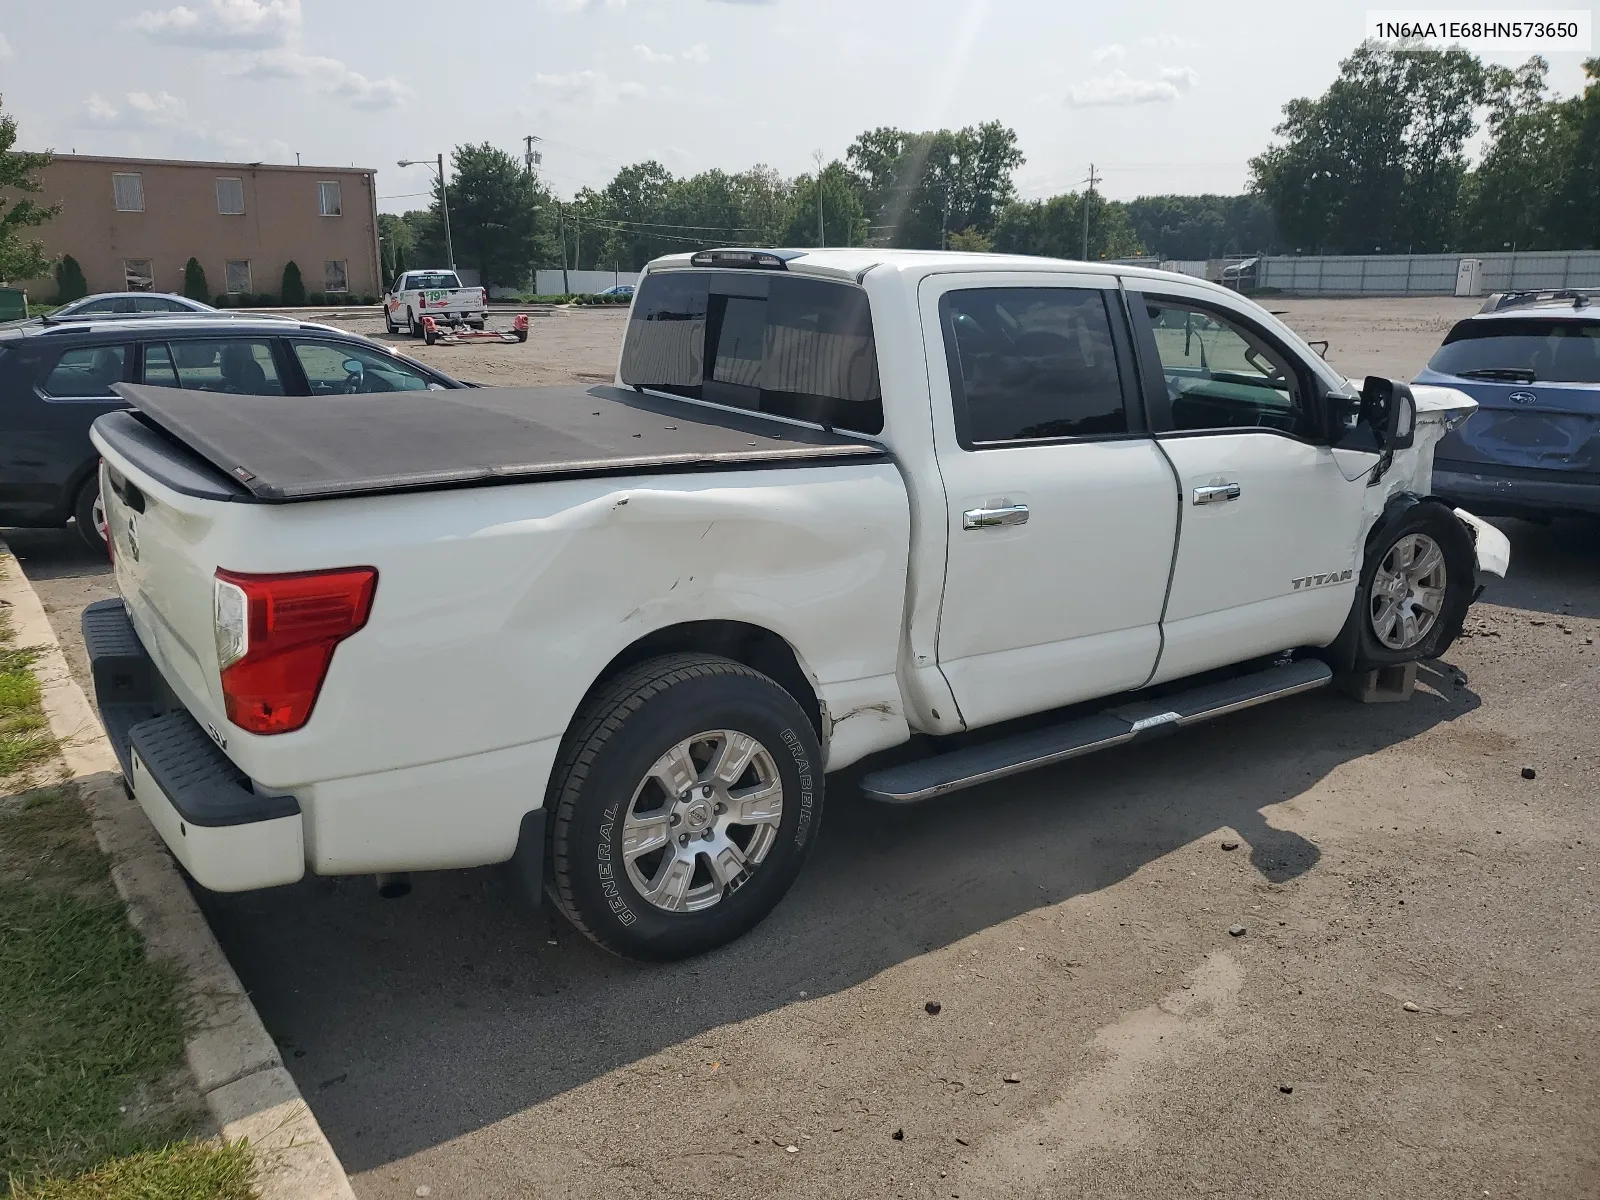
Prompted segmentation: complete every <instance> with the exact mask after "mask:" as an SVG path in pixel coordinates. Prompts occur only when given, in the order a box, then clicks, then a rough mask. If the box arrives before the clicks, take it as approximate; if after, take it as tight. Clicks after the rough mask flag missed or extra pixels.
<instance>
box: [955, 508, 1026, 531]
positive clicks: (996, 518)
mask: <svg viewBox="0 0 1600 1200" xmlns="http://www.w3.org/2000/svg"><path fill="white" fill-rule="evenodd" d="M1027 523H1028V506H1027V505H1026V504H1008V505H1006V506H1005V507H1004V508H969V509H967V511H966V512H964V513H962V514H961V528H963V529H989V528H991V527H993V526H995V525H1026V524H1027Z"/></svg>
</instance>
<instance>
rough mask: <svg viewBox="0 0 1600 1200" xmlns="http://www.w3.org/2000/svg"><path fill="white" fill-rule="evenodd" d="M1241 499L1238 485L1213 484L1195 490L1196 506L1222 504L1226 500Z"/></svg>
mask: <svg viewBox="0 0 1600 1200" xmlns="http://www.w3.org/2000/svg"><path fill="white" fill-rule="evenodd" d="M1238 498H1239V485H1238V484H1237V483H1212V484H1207V485H1206V486H1205V487H1197V488H1195V490H1194V502H1195V503H1196V504H1221V503H1222V502H1223V501H1225V500H1237V499H1238Z"/></svg>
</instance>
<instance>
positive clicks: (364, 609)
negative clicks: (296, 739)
mask: <svg viewBox="0 0 1600 1200" xmlns="http://www.w3.org/2000/svg"><path fill="white" fill-rule="evenodd" d="M377 586H378V572H377V570H376V569H375V568H373V567H347V568H344V569H342V570H338V571H306V572H302V573H298V574H294V575H240V574H237V573H235V572H233V571H218V572H217V578H216V584H215V589H216V597H215V601H214V606H213V612H214V615H215V622H216V636H217V663H218V665H219V666H220V667H221V669H222V698H223V703H224V706H225V707H226V710H227V713H228V720H230V721H232V722H233V723H234V724H235V725H237V726H238V727H239V728H240V729H246V730H249V731H250V732H251V733H289V732H291V731H292V730H296V729H299V728H300V727H301V726H302V725H304V724H305V723H306V722H307V721H308V720H309V719H310V718H311V710H312V708H313V707H314V706H315V705H316V702H317V693H318V692H320V691H321V690H322V681H323V680H324V679H325V678H327V675H328V664H329V663H330V662H332V661H333V651H334V648H335V647H336V646H338V644H339V643H340V642H342V641H344V639H345V638H347V637H349V636H350V635H351V634H353V633H355V632H357V631H358V630H360V629H361V627H362V626H363V625H365V624H366V623H367V615H368V614H369V613H370V612H371V611H372V594H373V592H374V591H375V590H376V589H377Z"/></svg>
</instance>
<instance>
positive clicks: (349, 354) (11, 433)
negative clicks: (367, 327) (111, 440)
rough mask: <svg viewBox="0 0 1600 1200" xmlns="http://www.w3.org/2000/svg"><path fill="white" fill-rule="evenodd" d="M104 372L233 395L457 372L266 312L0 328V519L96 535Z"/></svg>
mask: <svg viewBox="0 0 1600 1200" xmlns="http://www.w3.org/2000/svg"><path fill="white" fill-rule="evenodd" d="M116 383H150V384H156V385H158V386H162V387H178V388H193V389H198V390H201V391H212V392H229V393H234V394H242V395H258V396H259V395H266V396H273V395H291V396H308V395H329V396H334V395H342V394H347V393H357V392H395V391H423V390H427V389H430V388H432V389H438V390H443V389H449V388H459V387H465V386H467V385H466V384H463V383H460V382H459V381H457V380H454V379H452V378H450V377H449V376H448V375H444V374H442V373H440V372H439V371H435V370H433V369H432V368H431V367H425V366H423V365H422V364H421V363H419V362H414V361H413V360H411V359H409V358H405V357H403V356H401V355H399V354H396V353H395V352H394V351H392V350H390V349H389V348H388V347H387V346H384V345H382V344H380V343H378V342H373V341H369V340H368V339H366V338H363V337H358V336H357V335H355V334H351V333H345V332H344V331H343V330H339V329H333V328H330V327H329V326H326V325H312V324H305V323H301V322H294V321H286V320H283V319H274V318H270V317H257V318H253V319H252V318H241V317H223V316H221V314H217V315H215V316H210V317H207V316H205V315H203V314H195V315H190V316H180V315H172V316H157V315H155V314H148V315H145V316H143V317H133V318H129V317H126V316H125V317H122V318H120V319H119V318H118V317H115V316H113V317H109V318H105V319H100V320H93V321H87V320H74V321H68V322H64V323H61V324H44V323H39V322H27V323H25V324H16V325H12V326H9V327H7V328H4V329H0V526H4V525H13V526H31V527H45V528H49V527H55V526H63V525H66V524H67V522H68V521H69V519H72V520H75V521H76V523H77V527H78V532H79V533H80V534H81V535H82V536H83V538H84V540H85V541H87V542H88V543H89V544H90V545H91V546H96V547H103V546H104V544H105V542H104V537H103V536H102V533H101V528H102V526H103V521H102V519H101V508H100V490H99V481H98V476H97V473H96V470H95V466H96V463H97V462H98V455H97V453H96V451H95V449H94V446H93V444H92V443H91V442H90V441H89V426H90V425H92V424H93V423H94V420H95V418H96V417H98V416H99V415H100V414H101V413H105V412H110V411H112V410H113V409H118V408H124V407H126V405H125V404H124V403H123V401H122V400H121V399H120V398H119V397H118V396H117V394H116V393H115V392H114V391H113V390H112V385H113V384H116Z"/></svg>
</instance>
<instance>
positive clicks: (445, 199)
mask: <svg viewBox="0 0 1600 1200" xmlns="http://www.w3.org/2000/svg"><path fill="white" fill-rule="evenodd" d="M439 206H440V207H441V208H442V209H443V210H444V256H445V257H446V258H448V259H449V260H450V269H451V270H452V271H454V270H455V269H456V248H455V245H454V243H452V242H451V241H450V189H449V188H447V187H446V186H445V183H444V155H443V154H440V155H439Z"/></svg>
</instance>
